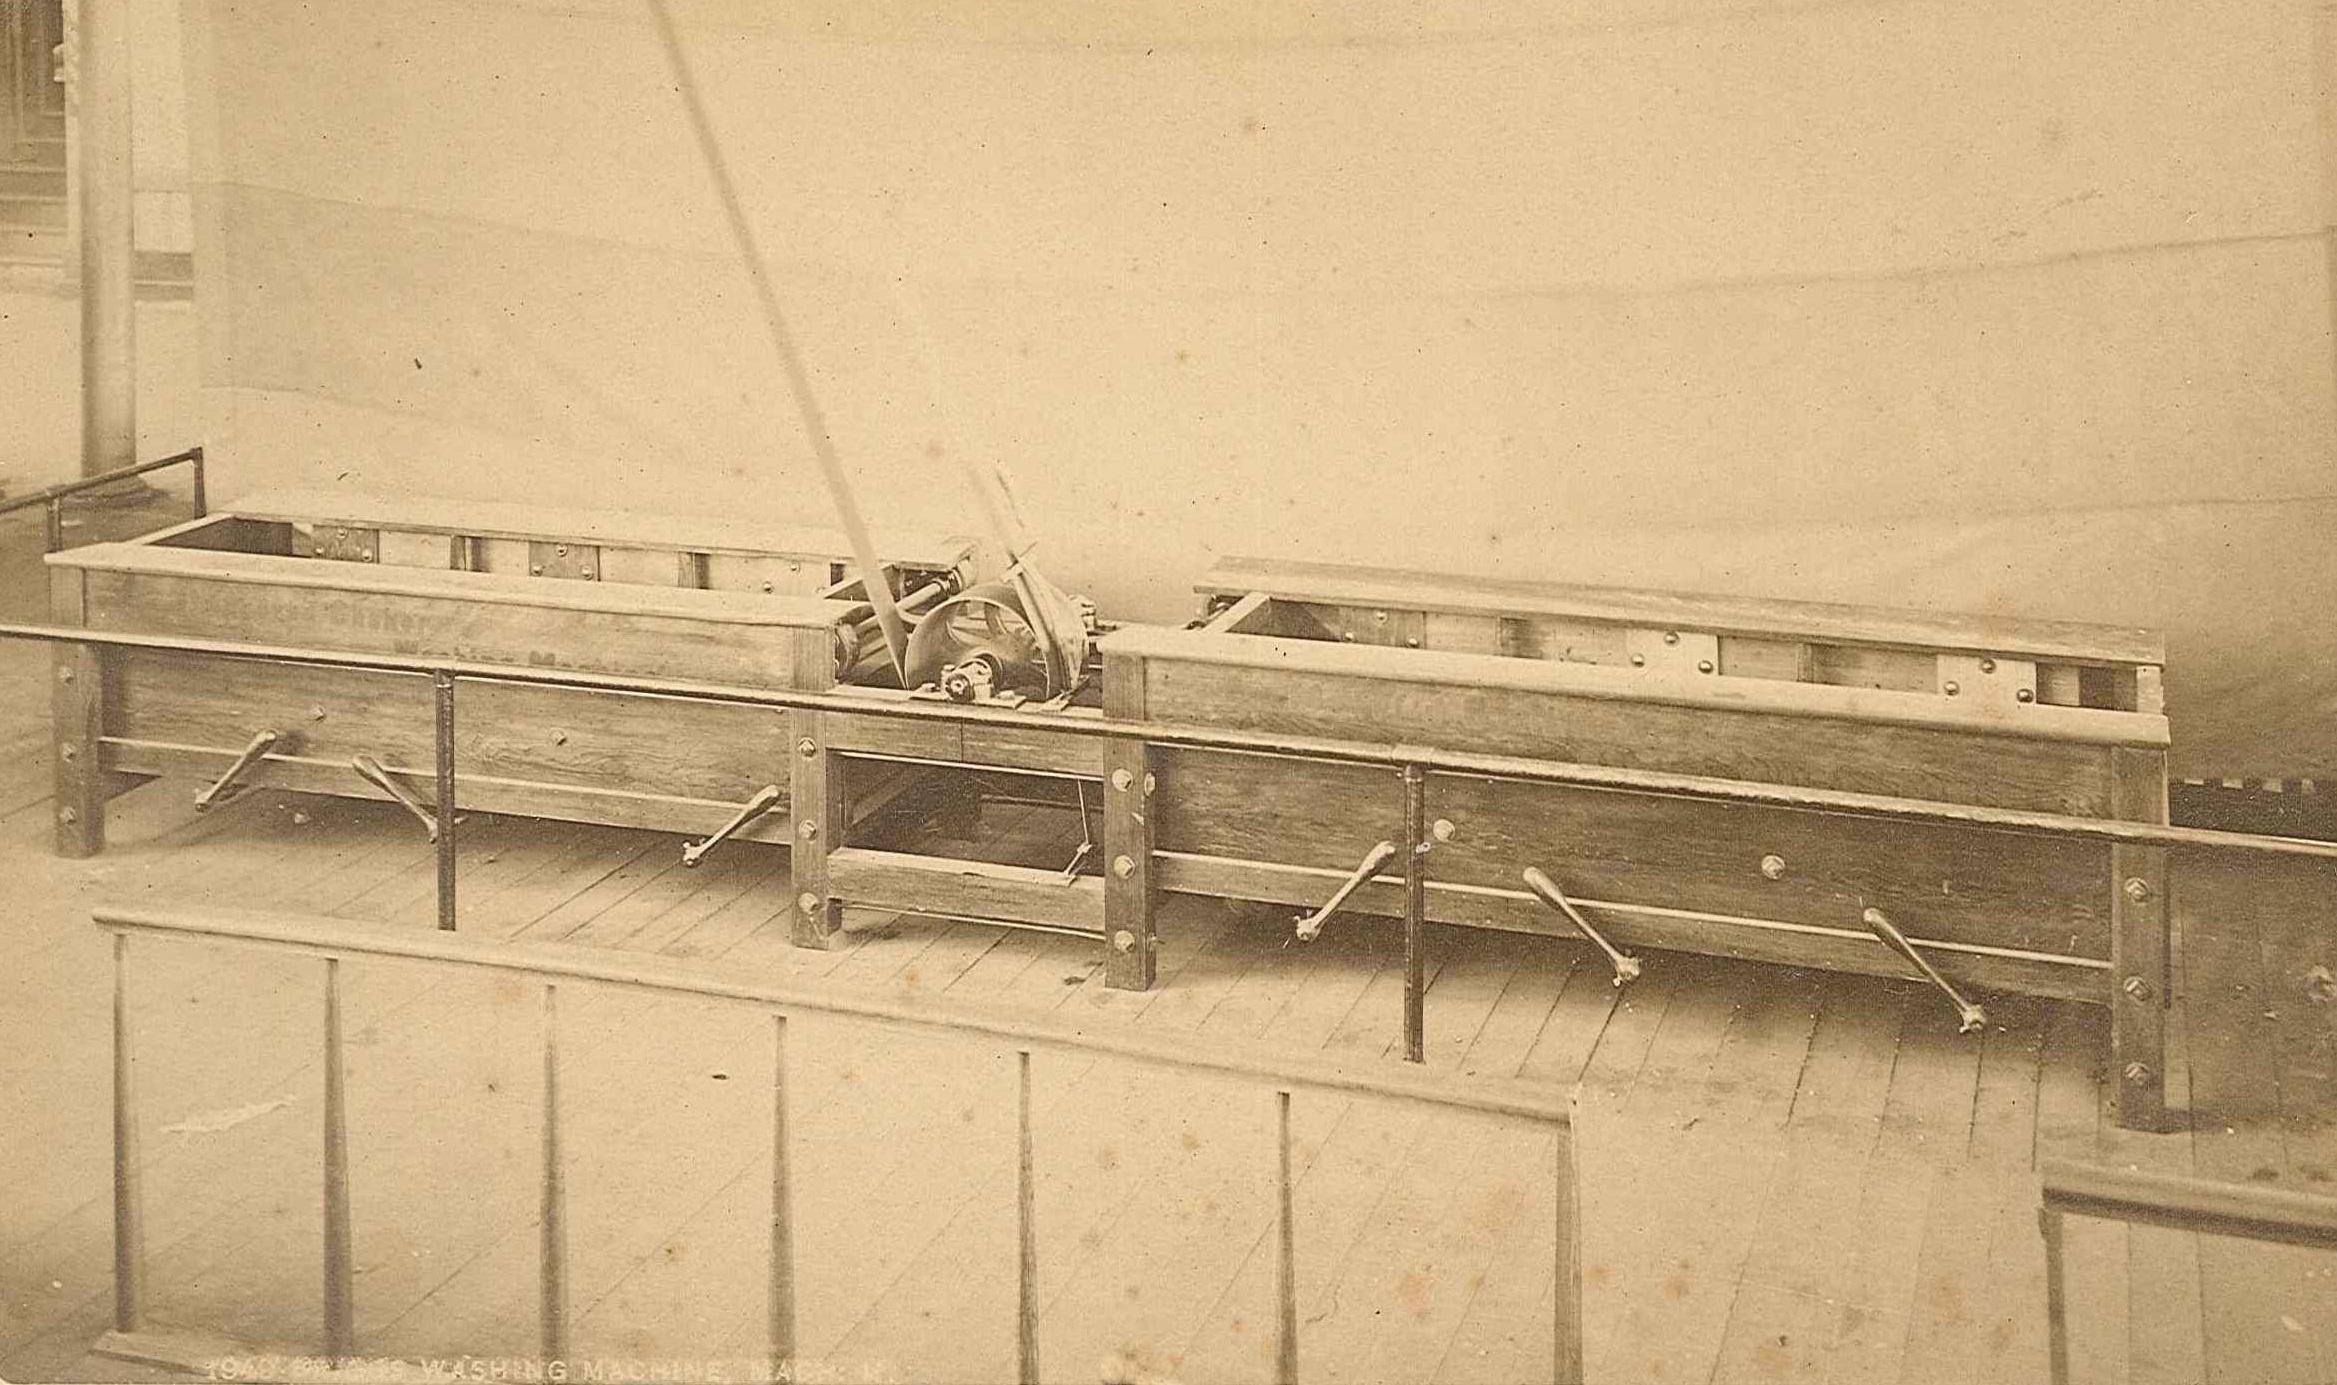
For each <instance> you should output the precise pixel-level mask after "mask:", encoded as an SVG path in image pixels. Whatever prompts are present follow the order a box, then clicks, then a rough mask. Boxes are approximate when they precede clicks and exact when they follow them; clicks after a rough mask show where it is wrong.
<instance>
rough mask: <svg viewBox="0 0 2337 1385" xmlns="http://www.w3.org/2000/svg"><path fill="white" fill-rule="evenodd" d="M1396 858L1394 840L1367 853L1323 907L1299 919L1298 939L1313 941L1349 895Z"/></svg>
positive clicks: (1325, 901) (1382, 843) (1381, 844)
mask: <svg viewBox="0 0 2337 1385" xmlns="http://www.w3.org/2000/svg"><path fill="white" fill-rule="evenodd" d="M1395 859H1396V844H1395V843H1394V842H1381V843H1379V844H1378V845H1376V846H1374V847H1373V848H1372V849H1371V850H1370V851H1369V852H1367V853H1365V855H1364V858H1363V864H1362V865H1359V866H1357V867H1356V868H1355V870H1354V873H1353V874H1351V875H1349V876H1348V877H1347V878H1346V879H1345V880H1343V881H1341V882H1340V883H1339V888H1338V889H1336V890H1333V891H1332V892H1331V897H1330V898H1329V899H1326V900H1324V901H1323V907H1321V908H1320V909H1317V910H1315V911H1314V912H1313V913H1311V914H1308V915H1307V916H1306V917H1305V918H1302V919H1300V920H1299V921H1298V940H1299V941H1300V942H1302V943H1311V942H1313V941H1314V940H1315V936H1316V935H1317V934H1319V933H1321V932H1322V931H1323V925H1324V924H1326V923H1328V922H1330V921H1331V915H1333V914H1336V913H1338V912H1339V910H1340V908H1341V906H1343V905H1345V904H1346V903H1347V900H1348V898H1349V896H1351V895H1353V894H1354V893H1355V892H1356V891H1357V890H1360V889H1362V888H1363V882H1364V881H1366V880H1369V879H1371V878H1372V877H1373V876H1375V875H1377V874H1379V873H1380V871H1382V870H1383V869H1385V868H1386V867H1387V864H1388V862H1390V861H1393V860H1395Z"/></svg>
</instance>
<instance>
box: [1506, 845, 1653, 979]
mask: <svg viewBox="0 0 2337 1385" xmlns="http://www.w3.org/2000/svg"><path fill="white" fill-rule="evenodd" d="M1525 881H1526V888H1527V889H1529V890H1532V891H1533V892H1534V894H1535V895H1536V896H1537V897H1538V898H1540V900H1541V901H1542V902H1543V903H1544V904H1547V905H1549V906H1550V907H1551V908H1553V909H1556V910H1557V911H1558V912H1559V913H1561V914H1564V915H1566V919H1567V922H1569V923H1571V924H1573V925H1574V926H1575V928H1577V929H1578V930H1580V931H1581V933H1582V936H1584V937H1586V938H1588V939H1590V940H1591V941H1592V942H1594V943H1596V944H1598V948H1599V951H1601V952H1604V953H1606V954H1607V961H1608V962H1609V963H1610V964H1611V965H1612V966H1613V967H1614V968H1615V984H1616V985H1617V986H1622V985H1624V984H1626V983H1627V982H1631V981H1635V980H1637V979H1638V978H1639V959H1638V958H1636V957H1634V956H1632V955H1631V954H1629V953H1627V952H1625V951H1623V950H1622V949H1621V948H1618V947H1616V946H1615V945H1614V944H1613V943H1611V942H1609V941H1607V935H1606V934H1604V933H1602V932H1600V931H1599V930H1598V929H1597V928H1595V927H1593V926H1592V925H1591V921H1590V920H1589V919H1586V918H1584V917H1583V916H1582V910H1580V909H1577V908H1575V907H1574V901H1573V900H1571V899H1568V898H1567V897H1566V893H1565V891H1563V890H1561V889H1559V888H1558V882H1557V881H1555V880H1552V879H1551V878H1550V877H1549V876H1547V875H1544V874H1543V873H1542V870H1541V867H1539V866H1527V867H1526V869H1525Z"/></svg>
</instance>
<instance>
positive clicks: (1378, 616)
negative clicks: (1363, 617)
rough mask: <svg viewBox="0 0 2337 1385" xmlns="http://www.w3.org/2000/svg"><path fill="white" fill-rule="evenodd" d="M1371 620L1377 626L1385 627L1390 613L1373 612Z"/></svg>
mask: <svg viewBox="0 0 2337 1385" xmlns="http://www.w3.org/2000/svg"><path fill="white" fill-rule="evenodd" d="M1371 619H1372V623H1373V624H1375V625H1385V624H1387V623H1388V613H1387V612H1385V611H1373V612H1372V613H1371Z"/></svg>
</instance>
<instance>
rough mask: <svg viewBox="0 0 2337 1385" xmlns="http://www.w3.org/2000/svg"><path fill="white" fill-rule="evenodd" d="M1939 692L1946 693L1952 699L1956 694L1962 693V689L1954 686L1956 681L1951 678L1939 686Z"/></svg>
mask: <svg viewBox="0 0 2337 1385" xmlns="http://www.w3.org/2000/svg"><path fill="white" fill-rule="evenodd" d="M1939 690H1940V691H1941V692H1943V693H1946V694H1947V695H1948V696H1950V697H1954V696H1955V695H1956V694H1957V693H1960V692H1962V691H1963V689H1962V688H1960V687H1958V686H1956V680H1955V679H1953V678H1950V679H1949V680H1947V681H1946V682H1945V683H1942V684H1940V685H1939Z"/></svg>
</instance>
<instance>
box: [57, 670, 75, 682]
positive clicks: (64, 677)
mask: <svg viewBox="0 0 2337 1385" xmlns="http://www.w3.org/2000/svg"><path fill="white" fill-rule="evenodd" d="M57 681H58V682H60V683H70V682H72V681H73V670H71V669H69V668H61V669H58V670H57Z"/></svg>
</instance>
